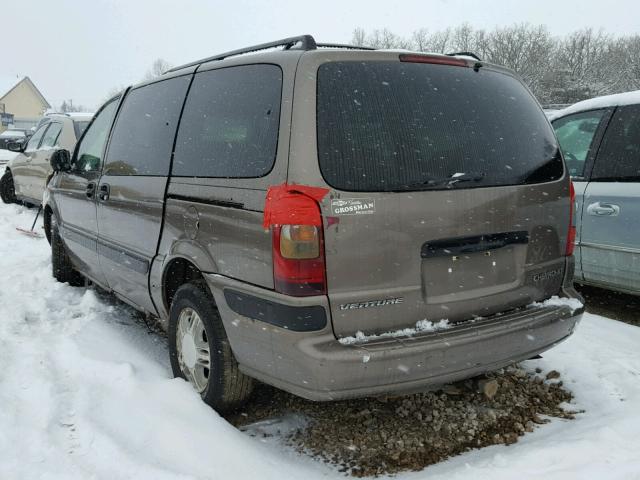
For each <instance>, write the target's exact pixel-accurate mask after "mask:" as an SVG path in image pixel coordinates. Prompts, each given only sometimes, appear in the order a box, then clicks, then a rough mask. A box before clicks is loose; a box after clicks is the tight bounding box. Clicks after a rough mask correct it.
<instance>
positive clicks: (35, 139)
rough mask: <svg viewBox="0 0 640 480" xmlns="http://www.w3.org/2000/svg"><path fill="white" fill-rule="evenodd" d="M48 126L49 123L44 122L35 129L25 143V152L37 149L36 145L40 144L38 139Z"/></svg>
mask: <svg viewBox="0 0 640 480" xmlns="http://www.w3.org/2000/svg"><path fill="white" fill-rule="evenodd" d="M48 126H49V124H48V123H45V124H44V125H42V126H41V127H40V128H39V129H38V130H36V131H35V133H34V134H33V136H32V137H31V138H30V139H29V143H27V148H25V150H26V151H27V152H31V151H33V150H37V149H38V145H40V140H41V139H42V136H43V135H44V132H45V130H46V129H47V127H48Z"/></svg>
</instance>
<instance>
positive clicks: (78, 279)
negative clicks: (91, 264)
mask: <svg viewBox="0 0 640 480" xmlns="http://www.w3.org/2000/svg"><path fill="white" fill-rule="evenodd" d="M50 237H51V271H52V273H53V278H55V279H56V280H57V281H59V282H62V283H68V284H69V285H71V286H72V287H82V286H84V284H85V281H84V277H83V276H82V275H80V272H78V271H77V270H76V269H75V268H73V265H72V264H71V260H70V259H69V255H67V251H66V250H65V248H64V243H62V239H61V238H60V233H59V232H58V224H57V221H56V219H55V217H54V216H53V215H52V216H51V234H50Z"/></svg>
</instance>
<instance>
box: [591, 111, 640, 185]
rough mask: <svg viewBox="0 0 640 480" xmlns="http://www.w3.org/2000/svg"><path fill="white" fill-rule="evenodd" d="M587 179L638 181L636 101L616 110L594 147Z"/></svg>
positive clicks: (639, 128)
mask: <svg viewBox="0 0 640 480" xmlns="http://www.w3.org/2000/svg"><path fill="white" fill-rule="evenodd" d="M591 179H592V180H600V181H614V182H615V181H618V182H639V181H640V105H631V106H625V107H619V108H618V109H617V110H616V113H615V114H614V116H613V118H612V119H611V122H610V123H609V126H608V127H607V132H606V133H605V136H604V139H603V140H602V145H601V146H600V150H599V151H598V157H597V159H596V163H595V166H594V168H593V174H592V176H591Z"/></svg>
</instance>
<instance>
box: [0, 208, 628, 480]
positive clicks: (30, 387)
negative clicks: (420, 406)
mask: <svg viewBox="0 0 640 480" xmlns="http://www.w3.org/2000/svg"><path fill="white" fill-rule="evenodd" d="M34 214H35V211H34V210H27V209H25V208H23V207H18V206H15V205H11V206H7V205H4V204H0V272H2V275H1V276H0V479H3V480H13V479H19V480H23V479H45V480H46V479H92V478H96V479H109V480H113V479H125V478H126V479H153V480H163V479H181V480H184V479H256V478H258V479H284V478H296V479H300V478H304V479H306V480H312V479H316V478H344V475H342V474H340V473H338V472H337V471H336V470H334V469H332V468H331V467H328V466H325V465H324V464H320V463H319V462H316V461H314V460H313V459H310V458H307V457H303V456H299V455H298V454H296V453H295V452H292V451H291V450H288V449H286V448H284V447H282V446H280V445H279V444H278V442H277V441H274V440H269V441H265V440H263V439H260V438H259V437H256V438H254V437H251V436H249V435H248V434H247V433H242V432H239V431H238V430H236V429H235V428H233V427H231V426H230V425H229V424H227V423H226V422H225V421H224V420H223V419H222V418H220V417H219V416H218V415H217V414H216V413H215V412H214V411H212V410H211V409H209V408H208V407H206V406H205V405H204V404H203V403H202V402H201V401H200V399H199V397H198V396H197V394H196V393H195V392H194V391H193V390H192V389H191V388H190V387H189V386H188V385H187V384H186V383H185V382H183V381H182V380H177V379H172V378H171V373H170V369H169V362H168V357H167V348H166V345H165V341H164V339H163V338H162V337H160V336H158V335H155V334H154V335H152V334H149V333H148V332H147V330H146V328H145V327H144V325H142V324H140V323H139V321H137V320H136V319H135V316H134V315H132V312H131V310H129V309H128V308H127V307H124V306H122V305H121V304H120V303H118V302H116V301H115V300H112V299H110V298H109V297H105V296H104V295H97V294H96V293H95V292H94V291H92V290H85V289H82V288H72V287H69V286H68V285H62V284H58V283H56V282H55V281H54V280H53V278H52V277H51V274H50V261H49V255H50V251H49V246H48V244H47V242H46V240H45V239H33V238H28V237H25V236H22V235H19V234H17V233H16V231H15V227H16V226H22V227H29V226H30V224H31V222H32V219H33V215H34ZM639 314H640V313H639ZM526 366H527V368H531V369H533V368H535V367H537V366H539V367H541V368H543V369H544V370H550V369H556V370H558V371H560V372H561V374H562V378H563V379H564V381H565V385H567V386H568V387H569V388H570V389H571V390H572V391H573V392H574V394H575V396H576V400H575V404H574V405H571V408H573V409H584V410H585V413H583V414H580V415H578V416H577V418H576V419H575V420H570V421H569V420H558V419H555V420H553V421H552V422H551V423H549V424H546V425H543V426H541V427H540V428H538V429H536V431H535V432H534V433H531V434H527V435H525V436H524V437H523V438H521V439H520V441H519V442H518V443H516V444H514V445H510V446H493V447H489V448H485V449H482V450H476V451H472V452H469V453H466V454H463V455H460V456H458V457H456V458H453V459H451V460H449V461H446V462H443V463H441V464H438V465H434V466H431V467H429V468H427V469H426V470H424V471H422V472H415V473H407V474H403V475H398V478H401V479H427V478H428V479H429V480H437V479H448V480H452V479H474V480H475V479H483V478H487V479H489V478H490V479H492V480H498V479H510V480H511V479H514V478H520V479H532V478H533V479H542V478H544V479H563V480H566V479H640V435H639V432H640V328H637V327H634V326H629V325H626V324H623V323H620V322H616V321H612V320H608V319H605V318H602V317H598V316H595V315H585V318H584V320H583V322H582V324H581V325H580V326H579V328H578V331H577V333H576V334H575V335H574V336H573V337H572V338H571V339H570V340H568V341H567V342H565V343H563V344H561V345H560V346H558V347H557V348H555V349H554V350H552V351H550V352H548V353H546V354H545V355H544V359H542V360H537V361H530V362H526ZM289 420H290V419H287V421H289ZM292 421H293V422H294V423H295V419H294V420H292Z"/></svg>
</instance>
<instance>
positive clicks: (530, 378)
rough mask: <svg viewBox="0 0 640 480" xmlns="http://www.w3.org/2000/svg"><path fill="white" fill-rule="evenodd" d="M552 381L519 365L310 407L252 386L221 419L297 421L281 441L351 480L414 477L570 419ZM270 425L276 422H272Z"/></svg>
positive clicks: (564, 394)
mask: <svg viewBox="0 0 640 480" xmlns="http://www.w3.org/2000/svg"><path fill="white" fill-rule="evenodd" d="M559 377H560V374H559V373H558V372H557V371H555V370H553V371H551V372H548V373H546V374H543V373H542V372H541V371H540V370H537V371H536V372H535V373H533V372H527V371H526V370H524V369H522V368H520V367H519V366H514V367H509V368H507V369H504V370H502V371H500V372H497V373H494V374H491V375H489V376H487V377H482V378H478V379H473V380H467V381H464V382H460V383H457V384H455V385H449V386H446V387H445V388H444V389H443V390H440V391H435V392H428V393H421V394H416V395H409V396H403V397H394V398H381V399H358V400H348V401H340V402H328V403H315V402H310V401H307V400H303V399H301V398H298V397H295V396H293V395H290V394H288V393H285V392H282V391H280V390H277V389H274V388H271V387H268V386H266V385H265V386H260V387H259V388H258V390H257V392H256V394H255V395H254V398H253V400H252V401H251V402H250V403H249V404H248V405H247V406H245V408H244V409H243V411H242V412H238V413H236V414H234V415H230V416H228V417H227V420H228V421H229V422H230V423H231V424H233V425H235V426H236V427H239V428H243V429H244V428H246V427H247V426H248V425H251V424H254V423H256V422H265V421H269V420H270V419H271V421H274V419H281V418H291V417H292V416H294V417H299V418H304V419H305V421H304V422H301V423H300V424H299V426H298V427H297V428H293V429H285V430H284V431H282V432H280V433H278V431H276V432H275V433H268V434H267V433H262V435H263V436H271V435H274V436H276V437H281V438H279V440H281V441H282V442H283V443H285V444H286V445H288V446H290V447H292V448H294V449H295V450H296V451H298V452H300V453H301V454H306V455H311V456H313V457H315V458H317V459H319V460H321V461H324V462H326V463H330V464H332V465H335V466H336V467H337V468H338V469H339V470H340V471H341V472H344V473H345V474H349V475H352V476H356V477H364V476H378V475H383V474H393V473H398V472H401V471H406V470H422V469H423V468H424V467H426V466H428V465H431V464H434V463H437V462H440V461H442V460H444V459H446V458H448V457H451V456H453V455H457V454H459V453H462V452H465V451H467V450H470V449H475V448H481V447H484V446H488V445H496V444H506V445H509V444H512V443H515V442H517V441H518V438H519V437H521V436H522V435H524V434H525V433H527V432H532V431H533V430H534V428H536V425H539V424H543V423H546V422H548V421H549V420H548V417H559V418H563V419H572V418H574V414H575V413H577V412H575V411H569V410H565V409H564V408H563V406H564V407H567V405H566V403H567V402H570V401H571V399H572V395H571V393H570V392H569V391H567V390H565V389H564V388H563V386H562V381H561V380H560V378H559ZM275 421H277V420H275Z"/></svg>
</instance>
